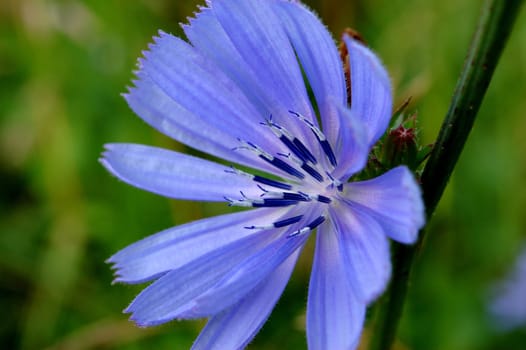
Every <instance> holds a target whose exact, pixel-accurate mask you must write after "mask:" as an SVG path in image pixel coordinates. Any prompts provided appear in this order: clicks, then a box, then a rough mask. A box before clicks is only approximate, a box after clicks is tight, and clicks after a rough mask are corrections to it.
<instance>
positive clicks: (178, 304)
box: [125, 231, 275, 326]
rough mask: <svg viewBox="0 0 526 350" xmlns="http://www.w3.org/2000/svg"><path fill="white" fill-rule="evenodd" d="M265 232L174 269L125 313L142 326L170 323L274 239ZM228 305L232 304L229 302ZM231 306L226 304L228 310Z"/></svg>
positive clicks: (142, 293)
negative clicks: (200, 296)
mask: <svg viewBox="0 0 526 350" xmlns="http://www.w3.org/2000/svg"><path fill="white" fill-rule="evenodd" d="M274 237H275V235H273V234H272V232H266V231H261V232H258V233H255V234H253V235H251V236H248V237H245V238H242V239H240V240H237V241H235V242H233V243H230V244H228V245H225V246H223V247H221V248H219V249H216V250H213V251H211V252H210V253H208V254H205V255H202V256H201V257H199V258H198V259H195V260H193V261H191V262H190V263H188V264H186V265H183V266H182V267H180V268H178V269H175V270H172V271H170V272H168V273H166V274H164V275H163V276H161V277H160V278H159V279H158V280H157V281H155V282H154V283H152V284H151V285H150V286H148V287H147V288H146V289H144V290H143V291H142V292H141V293H140V294H139V295H138V296H137V297H136V298H135V300H133V302H132V303H131V304H130V306H128V308H127V309H126V310H125V312H131V313H133V314H132V316H131V317H130V319H132V320H133V321H135V322H136V323H137V324H139V325H140V326H153V325H157V324H161V323H164V322H168V321H170V320H172V319H174V318H176V317H178V316H179V315H181V314H182V313H183V312H185V311H188V310H189V309H191V308H192V306H193V305H194V300H195V298H196V297H198V296H199V295H201V294H203V293H205V292H206V291H207V290H208V289H210V288H211V287H213V286H214V285H215V284H216V283H217V282H218V281H220V280H221V279H222V277H223V276H224V275H225V274H226V273H228V272H229V271H230V270H231V269H232V268H233V267H235V266H237V265H238V264H239V263H240V262H242V261H243V260H245V259H247V258H249V257H250V256H252V255H253V254H255V253H256V252H257V251H259V250H261V249H262V248H263V247H265V245H267V244H268V243H269V242H271V241H272V240H273V239H274ZM225 302H228V300H226V301H225ZM230 305H231V304H225V305H224V308H226V307H228V306H230Z"/></svg>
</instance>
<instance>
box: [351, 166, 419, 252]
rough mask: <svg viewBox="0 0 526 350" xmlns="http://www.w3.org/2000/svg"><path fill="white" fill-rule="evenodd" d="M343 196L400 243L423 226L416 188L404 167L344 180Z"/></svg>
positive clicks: (411, 175) (410, 240)
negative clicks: (373, 175) (365, 178)
mask: <svg viewBox="0 0 526 350" xmlns="http://www.w3.org/2000/svg"><path fill="white" fill-rule="evenodd" d="M344 197H345V198H346V200H347V201H348V202H349V203H350V204H351V205H352V206H356V207H357V208H359V209H360V210H362V211H364V212H366V213H367V214H368V215H370V216H372V217H373V218H374V219H376V220H377V221H378V223H379V224H380V225H381V226H382V228H383V230H384V232H385V233H386V234H387V235H388V236H389V237H391V238H392V239H394V240H396V241H398V242H401V243H414V242H415V241H416V239H417V236H418V231H419V230H420V228H422V227H423V226H424V223H425V212H424V204H423V201H422V195H421V192H420V187H419V186H418V184H417V183H416V181H415V179H414V177H413V174H412V173H411V171H409V169H407V168H406V167H405V166H399V167H397V168H394V169H391V170H389V171H388V172H387V173H385V174H383V175H382V176H379V177H377V178H375V179H372V180H367V181H362V182H352V183H348V184H346V186H345V189H344Z"/></svg>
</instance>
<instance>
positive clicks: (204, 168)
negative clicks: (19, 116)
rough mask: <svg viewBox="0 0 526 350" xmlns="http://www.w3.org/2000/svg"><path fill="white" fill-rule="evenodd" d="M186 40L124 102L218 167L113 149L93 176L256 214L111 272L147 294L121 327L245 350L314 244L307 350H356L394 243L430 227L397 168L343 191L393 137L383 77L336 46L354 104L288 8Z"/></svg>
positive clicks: (262, 3)
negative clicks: (158, 329) (174, 331)
mask: <svg viewBox="0 0 526 350" xmlns="http://www.w3.org/2000/svg"><path fill="white" fill-rule="evenodd" d="M183 29H184V32H185V34H186V36H187V39H188V41H185V40H182V39H180V38H177V37H174V36H172V35H170V34H166V33H163V32H161V33H160V34H159V36H158V37H157V38H155V39H154V40H155V42H154V43H153V44H152V45H151V46H150V48H149V51H147V52H145V53H144V58H142V59H140V60H139V69H138V71H137V73H136V75H137V79H136V80H135V81H134V85H135V86H134V87H132V88H131V89H130V90H129V92H128V93H127V94H125V98H126V100H127V102H128V104H129V105H130V107H131V108H132V109H133V110H134V111H135V113H136V114H137V115H138V116H140V117H141V118H142V119H143V120H144V121H146V122H147V123H148V124H150V125H151V126H152V127H154V128H156V129H157V130H159V131H160V132H162V133H164V134H166V135H168V136H170V137H172V138H174V139H175V140H177V141H179V142H181V143H184V144H186V145H188V146H190V147H192V148H194V149H196V150H199V151H202V152H205V153H208V154H209V155H210V156H212V157H213V159H214V160H206V159H203V158H198V157H194V156H190V155H187V154H182V153H178V152H173V151H169V150H164V149H160V148H156V147H149V146H143V145H136V144H109V145H106V151H105V153H104V154H103V158H102V163H103V164H104V166H105V167H106V168H107V169H108V170H109V171H110V172H111V173H112V174H113V175H115V176H116V177H118V178H119V179H121V180H123V181H124V182H127V183H129V184H131V185H133V186H136V187H139V188H142V189H144V190H147V191H150V192H154V193H158V194H160V195H163V196H166V197H170V198H177V199H187V200H200V201H224V202H226V203H227V204H229V205H231V206H239V207H245V208H250V210H243V211H240V212H236V213H232V214H227V215H223V216H219V217H212V218H207V219H202V220H199V221H196V222H192V223H188V224H185V225H182V226H177V227H173V228H170V229H167V230H165V231H163V232H160V233H157V234H155V235H153V236H150V237H148V238H145V239H143V240H141V241H139V242H137V243H134V244H132V245H131V246H129V247H127V248H125V249H123V250H122V251H120V252H118V253H117V254H115V255H114V256H112V257H111V258H110V259H109V261H110V262H111V263H112V264H114V268H115V269H116V275H117V277H116V281H117V282H123V283H143V282H149V281H154V282H153V283H151V284H150V285H149V286H148V287H147V288H145V289H144V290H143V291H142V292H141V293H140V294H139V295H138V296H137V297H136V298H135V300H134V301H133V302H132V303H131V305H130V306H129V307H128V308H127V309H126V310H125V312H128V313H131V314H132V315H131V319H132V320H134V321H135V322H136V323H137V324H138V325H140V326H152V325H157V324H160V323H164V322H167V321H170V320H173V319H194V318H204V317H207V318H209V321H208V323H207V325H206V326H205V328H204V329H203V331H202V333H201V335H200V336H199V337H198V339H197V340H196V342H195V343H194V346H193V348H194V349H216V348H217V349H238V348H242V347H244V346H246V344H248V343H249V342H250V340H251V339H252V338H253V337H254V336H255V334H256V333H257V331H258V330H259V329H260V327H261V326H262V325H263V323H264V322H265V321H266V319H267V318H268V316H269V314H270V312H271V310H272V309H273V307H274V305H275V304H276V302H277V301H278V299H279V297H280V295H281V293H282V291H283V289H284V288H285V285H286V283H287V281H288V279H289V277H290V274H291V272H292V270H293V268H294V265H295V263H296V260H297V258H298V256H299V254H300V252H301V250H302V247H303V246H304V245H305V242H306V241H307V240H308V239H309V238H310V237H311V236H313V235H314V233H313V232H314V231H317V233H316V235H315V237H313V238H312V239H316V251H315V254H314V262H313V267H312V275H311V279H310V285H309V294H308V305H307V338H308V345H309V348H310V349H349V348H353V347H355V346H356V345H357V343H358V340H359V336H360V333H361V330H362V327H363V322H364V314H365V308H366V306H367V305H368V304H369V303H370V302H371V301H372V300H374V299H375V298H376V297H377V296H378V295H379V294H380V293H381V292H382V291H383V290H384V289H385V287H386V283H387V281H388V279H389V277H390V259H389V241H388V237H389V238H392V239H394V240H396V241H399V242H403V243H413V242H414V241H415V240H416V238H417V233H418V230H419V229H420V228H421V227H422V226H423V224H424V214H423V204H422V199H421V195H420V191H419V187H418V185H417V184H416V182H415V180H414V178H413V176H412V174H411V172H410V171H409V170H408V169H407V168H406V167H404V166H400V167H397V168H394V169H392V170H390V171H388V172H386V173H385V174H383V175H381V176H379V177H377V178H374V179H370V180H366V181H361V182H348V180H349V179H350V178H351V177H352V176H353V175H354V174H357V173H358V172H359V171H360V170H362V169H363V168H364V166H365V164H366V162H367V157H368V153H369V151H370V150H371V147H372V146H373V145H374V144H375V142H376V141H377V140H378V139H379V138H380V136H381V135H382V134H383V133H384V132H385V130H386V128H387V126H388V123H389V119H390V116H391V113H392V95H391V86H390V81H389V77H388V75H387V72H386V71H385V69H384V67H383V66H382V64H381V63H380V61H379V59H378V58H377V56H376V55H375V54H374V53H373V52H371V51H370V50H369V49H368V48H367V47H365V46H364V45H363V44H362V43H360V42H358V41H356V40H355V39H353V38H351V37H349V36H345V37H344V41H345V45H346V48H347V51H348V60H349V62H348V64H349V68H350V86H349V88H350V92H349V93H350V99H348V95H347V94H348V89H347V85H346V80H345V75H344V72H343V64H342V62H341V59H340V56H339V54H338V50H337V48H336V46H335V44H334V41H333V39H332V37H331V35H330V34H329V33H328V31H327V29H326V27H325V26H324V25H323V24H322V23H321V22H320V21H319V19H318V18H317V17H316V15H314V14H313V13H312V12H311V11H309V10H308V9H307V8H306V7H305V6H303V5H302V4H300V3H299V2H296V1H285V0H245V1H239V0H210V1H208V2H207V6H206V7H203V8H201V9H200V11H199V13H197V14H196V16H195V18H193V19H190V23H189V24H188V25H184V26H183ZM308 91H311V92H312V95H313V99H312V101H311V99H310V98H309V93H308ZM349 100H350V105H349ZM220 159H222V160H223V161H220Z"/></svg>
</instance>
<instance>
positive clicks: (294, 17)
mask: <svg viewBox="0 0 526 350" xmlns="http://www.w3.org/2000/svg"><path fill="white" fill-rule="evenodd" d="M276 5H277V6H276V9H277V13H278V16H279V17H280V18H281V20H282V21H283V23H284V26H285V29H286V31H287V35H288V36H289V39H290V41H291V43H292V45H293V47H294V51H295V52H296V54H297V55H298V58H299V61H300V64H301V66H302V68H303V70H304V71H305V74H306V76H307V79H308V82H309V84H310V86H311V87H312V91H313V92H314V96H315V98H316V102H317V104H318V109H319V112H320V116H321V119H322V124H323V132H324V134H325V136H326V137H327V138H328V140H329V142H330V143H331V144H333V145H334V144H335V143H336V139H337V136H338V130H339V129H340V119H339V118H338V115H337V113H336V112H335V111H334V105H341V106H346V104H347V88H346V85H345V78H344V75H343V68H342V62H341V59H340V56H339V54H338V51H337V49H336V45H335V44H334V39H333V38H332V37H331V34H330V33H329V32H328V31H327V28H326V27H325V26H324V25H323V23H321V22H320V20H319V18H318V17H317V16H316V15H315V14H314V13H312V12H311V11H309V10H307V9H306V8H305V7H304V6H302V5H300V4H299V3H292V2H288V1H279V2H277V3H276Z"/></svg>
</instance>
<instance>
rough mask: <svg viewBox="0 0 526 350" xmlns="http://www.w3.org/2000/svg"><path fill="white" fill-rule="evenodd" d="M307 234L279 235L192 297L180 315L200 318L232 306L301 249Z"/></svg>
mask: <svg viewBox="0 0 526 350" xmlns="http://www.w3.org/2000/svg"><path fill="white" fill-rule="evenodd" d="M308 237H309V234H300V235H296V236H294V237H287V236H282V237H280V238H278V239H277V240H275V241H274V242H272V243H271V244H269V245H268V246H266V247H265V248H263V249H261V250H260V251H258V252H257V253H255V254H253V255H252V256H250V257H248V258H247V259H246V260H244V261H243V262H241V263H240V264H238V265H237V266H236V267H235V268H233V269H232V270H231V271H229V272H228V274H226V275H225V276H224V277H223V278H222V279H221V281H219V283H218V284H216V285H215V286H214V287H213V288H211V289H209V290H208V291H207V292H206V293H204V294H203V295H201V296H199V297H198V298H196V300H195V302H194V306H193V307H192V308H191V309H190V310H188V312H185V313H184V314H183V315H182V316H183V317H185V318H200V317H206V316H209V315H214V314H217V313H219V312H220V311H222V310H223V309H224V308H225V305H228V306H230V305H233V304H235V303H237V302H238V301H239V300H241V299H242V298H244V297H245V296H246V295H247V294H248V293H249V292H250V291H251V290H253V289H254V288H255V287H256V286H257V285H259V284H260V283H261V281H263V280H264V279H265V278H267V276H269V275H270V274H271V273H272V271H274V270H275V269H277V268H278V266H280V265H281V264H282V263H283V261H285V260H286V259H287V258H288V257H289V256H291V255H293V254H294V253H295V252H297V251H298V250H300V249H301V247H303V245H304V244H305V242H306V241H307V238H308Z"/></svg>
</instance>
